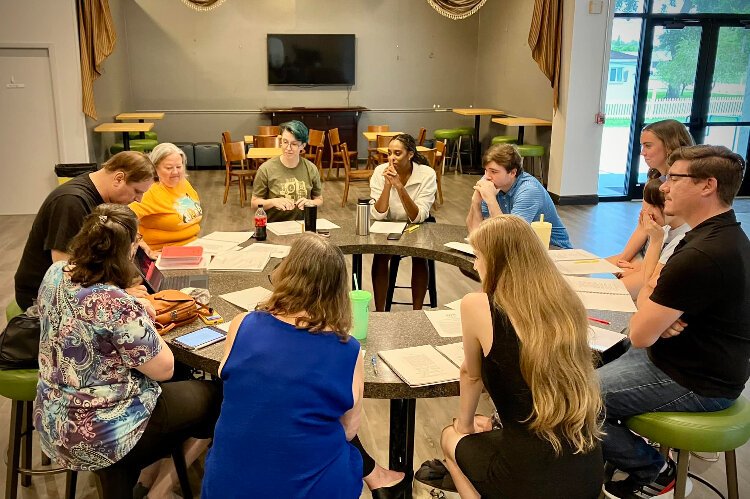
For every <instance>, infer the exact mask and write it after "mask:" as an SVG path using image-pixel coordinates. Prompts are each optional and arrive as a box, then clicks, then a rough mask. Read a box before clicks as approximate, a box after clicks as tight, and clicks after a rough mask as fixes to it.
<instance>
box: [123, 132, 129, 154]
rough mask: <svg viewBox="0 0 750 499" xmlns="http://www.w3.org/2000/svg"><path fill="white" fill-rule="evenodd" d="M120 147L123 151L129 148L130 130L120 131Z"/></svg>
mask: <svg viewBox="0 0 750 499" xmlns="http://www.w3.org/2000/svg"><path fill="white" fill-rule="evenodd" d="M122 148H123V150H125V151H129V150H130V132H122Z"/></svg>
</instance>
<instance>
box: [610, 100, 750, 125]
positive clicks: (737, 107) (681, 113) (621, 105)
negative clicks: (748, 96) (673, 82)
mask: <svg viewBox="0 0 750 499" xmlns="http://www.w3.org/2000/svg"><path fill="white" fill-rule="evenodd" d="M743 100H744V98H743V97H742V96H737V97H715V98H713V99H711V102H710V104H709V108H708V114H709V115H711V116H728V117H737V118H739V117H740V116H741V115H742V102H743ZM692 106H693V99H655V100H650V101H648V102H646V119H647V120H650V119H654V118H658V119H665V118H682V119H686V118H687V117H688V116H690V109H691V108H692ZM604 112H605V114H606V116H607V118H609V119H611V118H624V119H628V120H629V119H630V118H631V116H632V115H633V103H632V102H607V103H606V104H605V106H604Z"/></svg>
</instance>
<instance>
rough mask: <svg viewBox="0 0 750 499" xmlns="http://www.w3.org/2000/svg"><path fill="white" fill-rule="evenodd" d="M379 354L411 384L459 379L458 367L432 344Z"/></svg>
mask: <svg viewBox="0 0 750 499" xmlns="http://www.w3.org/2000/svg"><path fill="white" fill-rule="evenodd" d="M378 355H379V356H380V358H381V359H383V360H384V361H385V363H386V364H388V367H390V368H391V369H392V370H393V372H395V373H396V374H397V375H398V376H399V377H400V378H401V379H402V380H404V382H406V383H407V384H408V385H409V386H427V385H437V384H440V383H449V382H451V381H458V376H459V369H458V367H456V366H455V365H454V364H453V363H452V362H451V361H449V360H448V359H446V358H445V357H444V356H443V355H441V354H440V352H438V351H437V350H436V349H435V347H433V346H432V345H422V346H418V347H411V348H399V349H397V350H386V351H383V352H378Z"/></svg>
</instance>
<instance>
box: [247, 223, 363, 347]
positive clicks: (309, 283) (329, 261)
mask: <svg viewBox="0 0 750 499" xmlns="http://www.w3.org/2000/svg"><path fill="white" fill-rule="evenodd" d="M348 277H349V274H348V273H347V271H346V261H345V260H344V254H343V253H342V252H341V250H340V249H339V248H338V247H337V246H336V245H334V244H332V243H331V242H330V241H327V240H326V239H323V238H322V237H321V236H319V235H317V234H312V233H306V234H303V235H302V236H301V237H300V238H299V239H297V240H296V241H294V243H293V244H292V248H291V249H290V250H289V256H287V257H286V258H285V259H284V261H283V262H282V263H281V265H279V266H278V268H277V269H276V270H275V271H274V273H273V294H272V295H271V297H270V298H268V300H266V301H265V302H263V303H261V304H260V305H258V307H256V310H262V311H265V312H268V313H271V314H277V315H295V314H300V313H301V314H303V315H302V316H301V317H297V319H296V321H295V322H296V326H297V327H298V328H300V329H307V330H309V331H310V332H312V333H316V332H320V331H324V330H328V329H330V330H332V331H333V332H334V333H336V335H338V336H339V337H340V338H341V340H342V341H348V340H349V329H350V328H351V325H352V309H351V304H350V303H349V286H348Z"/></svg>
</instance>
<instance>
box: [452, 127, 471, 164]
mask: <svg viewBox="0 0 750 499" xmlns="http://www.w3.org/2000/svg"><path fill="white" fill-rule="evenodd" d="M456 130H458V132H459V133H460V134H461V135H459V137H458V145H457V146H456V147H457V148H458V154H459V156H460V155H461V151H462V146H463V143H464V139H466V138H468V139H469V147H467V148H466V150H465V151H464V153H465V154H468V155H469V164H471V162H472V158H473V157H474V127H471V126H465V127H458V128H456ZM462 173H463V171H462Z"/></svg>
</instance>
